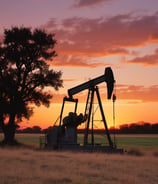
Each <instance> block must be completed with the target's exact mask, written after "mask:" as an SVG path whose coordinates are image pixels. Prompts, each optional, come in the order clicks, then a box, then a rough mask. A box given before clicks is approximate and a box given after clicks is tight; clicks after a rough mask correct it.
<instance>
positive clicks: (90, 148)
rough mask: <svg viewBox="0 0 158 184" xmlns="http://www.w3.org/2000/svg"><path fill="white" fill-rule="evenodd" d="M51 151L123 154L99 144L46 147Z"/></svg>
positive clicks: (118, 150) (118, 149) (116, 149)
mask: <svg viewBox="0 0 158 184" xmlns="http://www.w3.org/2000/svg"><path fill="white" fill-rule="evenodd" d="M46 148H48V149H51V150H58V151H79V152H91V153H92V152H101V153H120V154H123V153H124V150H123V149H122V148H116V147H111V146H104V145H99V144H96V145H95V144H94V145H92V144H87V145H80V144H58V145H54V146H53V145H52V146H51V147H46Z"/></svg>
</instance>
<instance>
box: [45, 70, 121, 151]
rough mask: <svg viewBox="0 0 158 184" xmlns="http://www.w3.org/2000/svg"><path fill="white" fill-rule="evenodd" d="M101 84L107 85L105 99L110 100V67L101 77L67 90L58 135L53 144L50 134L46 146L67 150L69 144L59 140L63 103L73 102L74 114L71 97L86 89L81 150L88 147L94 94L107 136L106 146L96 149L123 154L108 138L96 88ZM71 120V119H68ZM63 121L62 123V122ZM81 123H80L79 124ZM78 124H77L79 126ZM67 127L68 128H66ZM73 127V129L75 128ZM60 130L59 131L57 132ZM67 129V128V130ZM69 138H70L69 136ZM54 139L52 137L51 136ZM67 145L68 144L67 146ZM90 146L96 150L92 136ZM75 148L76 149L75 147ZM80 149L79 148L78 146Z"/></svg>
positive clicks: (60, 119) (111, 76)
mask: <svg viewBox="0 0 158 184" xmlns="http://www.w3.org/2000/svg"><path fill="white" fill-rule="evenodd" d="M102 82H106V84H107V99H111V97H112V93H113V89H114V83H115V80H114V76H113V72H112V69H111V68H110V67H107V68H105V73H104V75H101V76H99V77H97V78H94V79H92V80H90V81H88V82H85V83H83V84H80V85H78V86H76V87H73V88H71V89H69V90H68V97H64V99H63V104H62V109H61V113H60V117H59V126H58V127H56V128H57V129H58V130H57V131H58V133H55V134H56V135H57V136H56V138H55V140H56V141H53V144H51V143H52V141H50V140H49V139H50V134H48V135H49V136H48V137H49V139H48V141H47V142H48V145H53V146H54V143H55V145H56V146H57V147H58V148H63V147H64V148H67V147H68V145H70V142H71V141H70V142H65V141H63V139H62V141H61V139H60V140H59V137H58V136H59V135H60V136H61V135H62V133H61V132H62V131H63V130H61V129H63V127H64V123H63V122H64V119H63V117H62V116H63V111H64V107H65V102H66V101H68V102H73V103H75V108H74V112H73V113H74V114H76V111H77V105H78V99H75V98H74V97H73V96H74V95H75V94H77V93H79V92H81V91H83V90H87V89H88V95H87V100H86V107H85V115H84V117H86V118H84V120H83V121H86V128H85V131H84V143H83V147H82V148H83V149H84V150H86V148H88V147H89V144H88V133H89V126H90V121H91V116H92V107H93V102H94V95H95V94H96V97H97V101H98V105H99V109H100V112H101V117H102V121H103V124H104V127H105V134H106V136H107V140H108V144H109V145H108V146H106V148H105V147H99V148H97V150H98V149H100V148H101V149H102V150H104V151H105V150H106V151H108V152H109V151H112V152H123V150H122V149H117V148H116V145H115V144H114V143H113V141H112V139H111V137H110V133H109V130H108V126H107V122H106V118H105V115H104V110H103V106H102V102H101V98H100V94H99V88H98V86H97V85H98V84H100V83H102ZM70 119H71V118H70ZM62 121H63V122H62ZM83 121H82V122H83ZM80 123H81V122H80ZM80 123H79V124H80ZM79 124H77V125H74V126H76V127H77V126H78V125H79ZM67 127H69V126H67ZM70 127H73V123H72V126H70ZM76 127H75V128H76ZM59 128H60V130H59ZM68 129H69V128H67V130H68ZM91 132H92V134H93V122H92V130H91ZM70 137H71V136H70ZM53 138H54V136H53ZM60 138H61V137H60ZM67 143H68V144H67ZM74 143H75V144H76V145H77V142H73V144H71V145H73V146H71V148H73V147H74ZM91 146H92V148H93V150H94V148H96V147H97V146H96V145H95V144H94V139H93V135H92V143H91ZM75 148H76V147H75ZM80 148H81V146H80Z"/></svg>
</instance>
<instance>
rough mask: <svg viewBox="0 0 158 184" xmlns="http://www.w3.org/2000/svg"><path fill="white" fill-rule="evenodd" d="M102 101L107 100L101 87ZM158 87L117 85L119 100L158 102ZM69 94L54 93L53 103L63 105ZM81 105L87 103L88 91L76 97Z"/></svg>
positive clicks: (103, 87)
mask: <svg viewBox="0 0 158 184" xmlns="http://www.w3.org/2000/svg"><path fill="white" fill-rule="evenodd" d="M99 89H100V95H101V99H102V100H103V102H104V100H106V98H105V97H106V86H105V85H103V86H101V85H100V86H99ZM157 94H158V85H152V86H149V87H144V86H143V85H140V86H137V85H124V84H117V85H116V97H117V100H127V101H129V102H128V103H129V104H137V103H148V102H158V95H157ZM65 96H67V94H65V93H63V94H59V93H53V98H52V103H61V102H62V100H63V98H64V97H65ZM74 98H78V99H79V102H80V103H85V102H86V98H87V90H84V91H82V92H80V93H78V94H76V95H74Z"/></svg>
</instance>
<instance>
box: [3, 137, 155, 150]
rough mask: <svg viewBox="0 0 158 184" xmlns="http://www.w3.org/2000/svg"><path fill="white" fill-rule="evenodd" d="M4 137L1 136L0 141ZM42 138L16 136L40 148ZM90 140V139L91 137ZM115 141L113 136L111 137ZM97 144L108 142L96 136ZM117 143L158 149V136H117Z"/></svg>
mask: <svg viewBox="0 0 158 184" xmlns="http://www.w3.org/2000/svg"><path fill="white" fill-rule="evenodd" d="M2 137H3V135H2V134H0V141H1V140H2ZM40 138H42V140H43V141H44V135H42V134H16V139H17V140H18V141H19V142H21V143H23V144H27V145H32V146H35V147H36V148H37V147H40ZM89 138H90V137H89ZM111 138H112V140H113V135H111ZM78 143H83V136H82V135H79V136H78ZM95 143H101V144H104V143H105V144H106V143H107V140H106V137H105V136H100V135H96V136H95ZM116 143H117V146H118V147H121V148H124V149H129V148H140V149H146V150H150V149H158V135H157V134H153V135H147V134H132V135H130V134H129V135H116Z"/></svg>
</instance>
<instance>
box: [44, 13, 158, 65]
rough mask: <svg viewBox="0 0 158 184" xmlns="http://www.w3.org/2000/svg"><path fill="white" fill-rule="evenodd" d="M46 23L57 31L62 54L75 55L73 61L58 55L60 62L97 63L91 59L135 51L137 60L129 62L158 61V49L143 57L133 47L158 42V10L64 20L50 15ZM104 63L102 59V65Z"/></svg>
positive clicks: (60, 54) (49, 29)
mask: <svg viewBox="0 0 158 184" xmlns="http://www.w3.org/2000/svg"><path fill="white" fill-rule="evenodd" d="M43 27H45V29H46V30H48V31H49V32H52V33H55V38H56V39H57V45H56V51H57V53H58V54H59V56H62V57H67V58H69V56H73V57H72V58H73V61H72V59H71V60H69V61H68V59H67V58H66V59H65V60H63V59H62V58H60V59H62V61H59V59H58V61H55V63H54V65H56V66H57V64H58V65H60V64H62V65H65V66H69V67H70V66H71V67H72V66H77V67H95V66H97V62H96V63H93V62H92V61H91V59H93V58H94V57H107V56H113V55H122V56H126V55H131V56H134V55H135V57H136V58H135V59H134V60H130V61H128V62H126V63H136V64H145V63H146V65H149V64H150V65H151V64H152V65H157V60H156V57H157V56H156V53H155V54H153V55H146V56H144V58H143V57H138V56H139V55H138V53H136V52H135V51H129V49H131V48H134V49H135V48H136V47H143V46H145V45H146V44H148V43H153V42H154V43H155V42H156V43H157V42H158V13H156V14H153V15H147V16H134V15H133V14H122V15H117V16H113V17H108V18H106V17H101V18H95V19H89V18H79V17H73V18H67V19H64V20H61V21H60V22H59V21H57V20H55V19H50V20H49V21H48V22H47V23H46V24H45V25H44V26H43ZM81 57H83V58H84V59H86V60H83V59H82V58H81ZM149 59H150V63H149V62H148V60H149ZM142 60H144V61H142ZM136 61H137V62H136ZM61 62H64V63H61ZM87 62H88V63H87ZM86 63H87V64H86ZM102 64H103V63H99V64H98V66H101V65H102Z"/></svg>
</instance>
